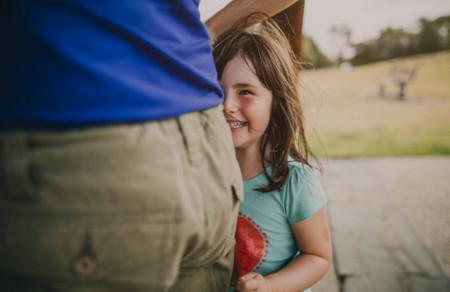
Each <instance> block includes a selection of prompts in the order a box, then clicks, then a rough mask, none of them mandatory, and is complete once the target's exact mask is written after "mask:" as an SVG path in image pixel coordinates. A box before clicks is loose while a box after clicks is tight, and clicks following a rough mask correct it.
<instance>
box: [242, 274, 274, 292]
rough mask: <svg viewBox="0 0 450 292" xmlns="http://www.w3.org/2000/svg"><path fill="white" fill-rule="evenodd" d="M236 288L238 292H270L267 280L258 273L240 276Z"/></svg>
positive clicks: (270, 287) (270, 288)
mask: <svg viewBox="0 0 450 292" xmlns="http://www.w3.org/2000/svg"><path fill="white" fill-rule="evenodd" d="M236 288H237V290H238V291H240V292H248V291H257V292H272V286H271V284H270V281H269V279H267V278H264V277H263V276H262V275H261V274H258V273H248V274H246V275H244V276H242V277H241V278H240V279H239V281H238V282H237V285H236Z"/></svg>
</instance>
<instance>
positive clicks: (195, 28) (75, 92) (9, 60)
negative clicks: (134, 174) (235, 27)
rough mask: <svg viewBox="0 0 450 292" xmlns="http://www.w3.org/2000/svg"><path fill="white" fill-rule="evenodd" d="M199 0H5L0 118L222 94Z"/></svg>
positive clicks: (101, 116)
mask: <svg viewBox="0 0 450 292" xmlns="http://www.w3.org/2000/svg"><path fill="white" fill-rule="evenodd" d="M198 2H199V0H172V1H167V0H133V1H124V0H109V1H93V0H58V1H50V0H39V1H33V0H28V1H27V0H17V1H9V3H8V4H5V5H3V6H4V7H5V8H6V9H4V8H3V7H2V10H3V11H2V12H0V14H1V17H0V31H1V35H2V36H3V40H2V45H1V46H0V60H1V66H0V90H1V92H2V94H1V95H0V128H2V129H5V128H6V129H8V128H17V127H18V128H35V127H38V128H41V127H44V128H46V127H49V128H52V127H61V126H68V127H71V126H85V125H96V124H110V123H124V122H133V121H148V120H155V119H165V118H170V117H175V116H178V115H181V114H183V113H188V112H193V111H197V110H202V109H206V108H210V107H214V106H216V105H218V104H220V103H221V102H222V99H221V98H222V95H223V93H222V90H221V88H220V86H219V84H218V82H217V76H216V70H215V66H214V61H213V57H212V52H211V45H210V39H209V35H208V32H207V30H206V28H205V27H204V25H203V23H202V22H201V21H200V16H199V11H198Z"/></svg>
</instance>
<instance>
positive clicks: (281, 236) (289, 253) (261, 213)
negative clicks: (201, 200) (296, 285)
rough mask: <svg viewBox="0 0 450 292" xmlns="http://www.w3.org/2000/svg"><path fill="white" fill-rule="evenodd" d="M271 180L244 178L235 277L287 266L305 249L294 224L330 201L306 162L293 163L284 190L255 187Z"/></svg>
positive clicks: (268, 272) (311, 214) (274, 270)
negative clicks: (294, 229)
mask: <svg viewBox="0 0 450 292" xmlns="http://www.w3.org/2000/svg"><path fill="white" fill-rule="evenodd" d="M270 172H271V168H269V173H270ZM267 183H268V181H267V178H266V177H265V175H264V174H263V173H261V174H259V175H258V176H256V177H254V178H252V179H250V180H247V181H244V195H245V198H244V202H243V203H242V204H241V206H240V209H239V217H238V223H237V231H236V252H235V253H236V254H235V264H234V271H233V279H234V280H237V279H238V278H239V277H241V276H243V275H245V274H247V273H249V272H257V273H260V274H262V275H268V274H272V273H274V272H277V271H279V270H280V269H282V268H283V267H285V266H286V265H287V264H288V263H289V262H290V261H291V260H292V259H293V258H294V257H295V256H297V255H298V254H299V252H301V251H299V250H298V245H297V241H296V239H295V237H294V234H293V233H292V230H291V225H293V224H295V223H297V222H300V221H303V220H306V219H308V218H310V217H311V216H313V215H314V214H315V213H317V212H318V211H319V210H320V209H321V208H322V207H324V206H325V204H326V197H325V195H324V193H323V190H322V187H321V184H320V180H319V177H318V174H317V173H316V172H315V171H314V170H313V169H312V168H311V167H309V166H306V165H304V164H300V163H297V162H289V177H288V180H287V182H286V184H285V185H284V186H283V187H282V188H281V189H280V190H276V191H271V192H267V193H262V192H259V191H257V190H255V189H257V188H260V187H263V186H265V185H267ZM230 290H232V289H230ZM306 291H308V290H306Z"/></svg>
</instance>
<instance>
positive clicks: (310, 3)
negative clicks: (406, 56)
mask: <svg viewBox="0 0 450 292" xmlns="http://www.w3.org/2000/svg"><path fill="white" fill-rule="evenodd" d="M273 1H276V0H273ZM228 2H230V1H229V0H201V1H200V13H201V15H202V19H207V18H208V17H210V16H211V15H213V14H214V13H215V12H216V11H218V10H219V9H221V8H222V7H224V6H225V5H226V4H227V3H228ZM442 15H450V0H306V2H305V14H304V20H303V33H304V34H305V35H307V36H310V37H312V38H313V39H314V41H315V42H316V43H317V44H318V46H319V48H320V49H321V50H322V51H323V52H324V53H325V54H326V55H328V56H330V57H336V55H337V54H338V52H339V50H340V49H341V48H340V47H339V45H337V44H339V42H337V40H336V37H335V36H333V34H332V33H331V32H330V31H331V27H332V26H334V25H346V26H347V27H349V28H350V30H351V31H352V41H353V42H360V41H364V40H367V39H371V38H375V37H377V36H378V33H379V32H380V31H381V30H382V29H383V28H386V27H388V26H390V27H396V28H399V27H402V28H405V29H409V30H414V29H416V28H417V21H418V19H419V18H421V17H426V18H434V17H437V16H442Z"/></svg>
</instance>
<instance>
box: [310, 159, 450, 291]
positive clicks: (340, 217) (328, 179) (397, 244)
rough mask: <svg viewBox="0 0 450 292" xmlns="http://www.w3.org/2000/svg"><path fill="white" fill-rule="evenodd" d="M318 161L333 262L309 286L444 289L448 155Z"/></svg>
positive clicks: (449, 242)
mask: <svg viewBox="0 0 450 292" xmlns="http://www.w3.org/2000/svg"><path fill="white" fill-rule="evenodd" d="M323 163H324V170H325V171H324V181H323V183H324V187H325V191H326V193H327V195H328V198H329V212H330V221H331V227H332V233H333V241H334V252H335V266H334V270H332V271H330V273H329V274H328V275H327V277H326V278H325V279H324V280H322V281H321V282H319V283H318V284H317V285H316V286H315V287H314V291H315V292H322V291H331V292H334V291H343V292H346V291H368V292H369V291H380V292H381V291H450V281H449V278H448V276H449V275H450V227H449V226H450V211H449V210H450V157H449V158H434V157H431V158H430V157H421V158H374V159H370V158H363V159H343V160H329V161H324V162H323Z"/></svg>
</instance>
